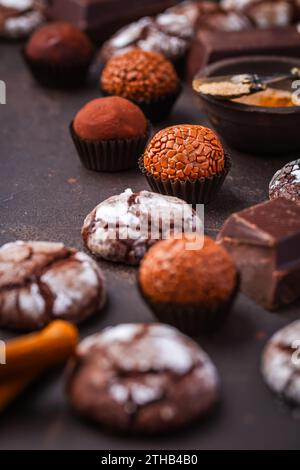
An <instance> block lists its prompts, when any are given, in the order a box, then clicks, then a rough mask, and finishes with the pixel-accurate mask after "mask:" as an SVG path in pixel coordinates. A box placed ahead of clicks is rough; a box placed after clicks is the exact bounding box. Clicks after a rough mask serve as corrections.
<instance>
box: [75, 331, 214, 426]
mask: <svg viewBox="0 0 300 470" xmlns="http://www.w3.org/2000/svg"><path fill="white" fill-rule="evenodd" d="M218 392H219V379H218V374H217V371H216V368H215V366H214V365H213V363H212V362H211V360H210V359H209V357H208V356H207V355H206V353H205V352H204V351H203V350H202V349H201V348H200V347H199V346H198V345H197V344H196V343H194V342H193V341H192V340H191V339H189V338H187V337H186V336H184V335H182V334H181V333H179V331H177V330H176V329H175V328H172V327H169V326H167V325H161V324H123V325H118V326H116V327H110V328H107V329H105V330H104V331H103V332H101V333H98V334H95V335H92V336H90V337H88V338H86V339H85V340H83V341H82V342H81V344H80V345H79V346H78V348H77V352H76V356H75V358H74V359H73V360H72V361H71V362H70V364H69V375H68V380H67V394H68V396H69V399H70V402H71V404H72V406H73V408H74V409H75V410H76V411H77V412H78V413H79V414H81V415H83V416H87V417H89V418H91V419H93V420H95V421H97V422H98V423H100V424H104V425H106V426H107V427H109V428H116V429H119V430H128V431H134V432H137V431H138V432H143V433H157V432H162V431H169V430H172V429H175V428H179V427H182V426H184V425H186V424H188V423H190V422H191V421H194V420H197V419H199V418H200V417H201V416H202V415H204V414H205V413H206V412H208V411H209V410H210V409H211V408H212V406H213V405H214V404H215V403H216V401H217V399H218V395H219V393H218Z"/></svg>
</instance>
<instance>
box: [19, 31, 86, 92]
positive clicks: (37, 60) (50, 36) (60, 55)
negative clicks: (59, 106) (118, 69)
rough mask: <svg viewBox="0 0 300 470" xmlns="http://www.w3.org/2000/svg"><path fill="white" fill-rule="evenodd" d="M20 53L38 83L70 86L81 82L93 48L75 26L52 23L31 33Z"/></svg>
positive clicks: (78, 84) (75, 85)
mask: <svg viewBox="0 0 300 470" xmlns="http://www.w3.org/2000/svg"><path fill="white" fill-rule="evenodd" d="M23 56H24V59H25V62H26V63H27V65H28V67H29V69H30V71H31V73H32V75H33V76H34V78H35V79H36V80H37V81H38V82H39V83H41V84H42V85H44V86H48V87H57V88H73V87H79V86H81V85H83V84H84V82H85V79H86V77H87V73H88V69H89V66H90V64H91V62H92V59H93V56H94V48H93V45H92V43H91V41H90V40H89V38H88V37H87V35H86V34H85V33H84V32H82V31H81V30H80V29H79V28H77V27H76V26H74V25H72V24H70V23H66V22H53V23H49V24H46V25H44V26H42V27H41V28H39V29H38V30H36V31H35V32H34V33H33V34H32V36H31V37H30V38H29V40H28V42H27V44H26V46H25V48H24V51H23Z"/></svg>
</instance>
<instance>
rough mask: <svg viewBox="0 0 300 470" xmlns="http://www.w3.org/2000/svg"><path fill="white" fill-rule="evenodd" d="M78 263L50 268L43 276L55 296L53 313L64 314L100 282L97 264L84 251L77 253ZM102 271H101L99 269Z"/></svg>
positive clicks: (76, 259)
mask: <svg viewBox="0 0 300 470" xmlns="http://www.w3.org/2000/svg"><path fill="white" fill-rule="evenodd" d="M74 260H75V261H78V263H76V265H74V263H70V264H69V265H67V266H66V267H65V268H64V269H57V268H56V267H54V268H53V269H51V268H50V269H48V270H47V271H46V273H45V274H43V276H42V277H41V281H42V282H43V283H45V284H46V285H47V286H48V287H49V289H50V290H51V291H52V293H53V296H54V303H53V314H54V315H55V316H62V315H65V314H66V313H67V311H68V310H69V309H70V308H71V307H72V306H73V305H74V304H76V303H80V301H81V300H82V298H83V296H84V295H85V293H86V291H87V290H88V289H89V288H91V287H94V288H96V287H97V286H98V283H99V279H98V276H97V272H98V271H99V269H98V267H97V265H96V264H95V263H94V261H93V260H91V259H90V258H89V257H88V256H87V255H85V254H84V253H76V255H75V256H74ZM99 273H100V271H99Z"/></svg>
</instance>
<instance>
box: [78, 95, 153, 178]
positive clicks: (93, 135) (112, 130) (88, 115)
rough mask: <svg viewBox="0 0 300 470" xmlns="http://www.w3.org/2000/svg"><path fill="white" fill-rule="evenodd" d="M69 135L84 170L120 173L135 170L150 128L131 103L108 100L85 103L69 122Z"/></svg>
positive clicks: (111, 98) (119, 98) (108, 98)
mask: <svg viewBox="0 0 300 470" xmlns="http://www.w3.org/2000/svg"><path fill="white" fill-rule="evenodd" d="M70 132H71V137H72V139H73V142H74V144H75V147H76V149H77V152H78V155H79V158H80V160H81V163H82V164H83V165H84V166H85V167H86V168H88V169H89V170H95V171H121V170H127V169H129V168H133V167H135V166H137V162H138V158H139V156H140V155H141V154H142V152H143V151H144V150H145V147H146V145H147V142H148V139H149V134H150V125H149V124H148V122H147V120H146V118H145V116H144V114H143V112H142V111H141V109H140V108H139V107H138V106H136V105H135V104H134V103H132V102H131V101H129V100H126V99H125V98H121V97H119V96H111V97H106V98H97V99H95V100H93V101H90V102H89V103H87V104H86V105H85V106H84V107H83V108H82V109H81V110H80V111H79V112H78V113H77V115H76V116H75V118H74V120H73V121H72V122H71V125H70Z"/></svg>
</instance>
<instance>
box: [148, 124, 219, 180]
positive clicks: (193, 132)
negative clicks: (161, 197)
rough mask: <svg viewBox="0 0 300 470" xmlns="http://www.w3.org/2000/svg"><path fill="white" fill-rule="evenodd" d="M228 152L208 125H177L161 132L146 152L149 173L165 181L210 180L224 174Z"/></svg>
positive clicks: (153, 139)
mask: <svg viewBox="0 0 300 470" xmlns="http://www.w3.org/2000/svg"><path fill="white" fill-rule="evenodd" d="M224 165H225V157H224V150H223V147H222V144H221V142H220V141H219V139H218V137H217V136H216V134H215V133H214V132H213V131H212V130H211V129H209V128H208V127H204V126H196V125H189V124H185V125H176V126H173V127H167V128H166V129H162V130H161V131H159V132H158V133H157V134H156V135H155V136H154V137H153V138H152V140H151V142H150V143H149V145H148V147H147V148H146V151H145V153H144V167H145V170H146V171H147V172H148V173H150V174H152V175H153V176H154V177H156V178H160V179H161V180H176V179H177V180H183V181H184V180H187V179H192V180H195V179H199V178H208V177H210V176H214V175H216V174H217V173H220V172H222V171H223V169H224Z"/></svg>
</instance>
